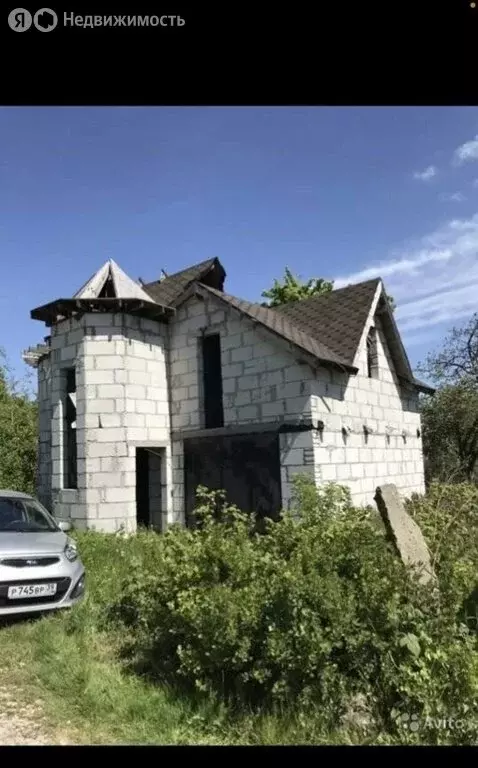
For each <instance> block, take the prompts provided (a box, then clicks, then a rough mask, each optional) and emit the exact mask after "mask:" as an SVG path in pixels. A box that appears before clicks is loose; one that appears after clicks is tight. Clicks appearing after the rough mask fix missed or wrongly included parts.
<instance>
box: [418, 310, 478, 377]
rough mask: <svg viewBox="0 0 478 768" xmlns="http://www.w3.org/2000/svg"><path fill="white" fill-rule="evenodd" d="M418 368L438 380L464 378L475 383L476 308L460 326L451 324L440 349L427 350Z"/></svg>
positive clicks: (477, 352)
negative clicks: (452, 326) (434, 350)
mask: <svg viewBox="0 0 478 768" xmlns="http://www.w3.org/2000/svg"><path fill="white" fill-rule="evenodd" d="M419 370H420V371H421V372H422V373H425V374H427V375H428V376H429V378H430V379H431V380H432V381H434V382H436V383H437V384H456V383H457V382H460V381H462V380H463V379H467V380H470V381H471V382H473V383H474V384H476V385H478V312H476V313H475V314H474V315H473V316H472V317H471V319H470V320H469V322H468V323H466V325H464V326H463V327H461V328H452V330H451V332H450V334H449V335H448V336H447V337H446V339H445V342H444V344H443V349H442V350H441V351H440V352H432V353H430V354H429V355H428V357H427V359H426V360H425V362H424V363H422V364H421V365H420V367H419Z"/></svg>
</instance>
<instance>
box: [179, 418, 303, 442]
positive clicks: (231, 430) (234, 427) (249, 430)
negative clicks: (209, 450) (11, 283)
mask: <svg viewBox="0 0 478 768" xmlns="http://www.w3.org/2000/svg"><path fill="white" fill-rule="evenodd" d="M314 428H315V427H314V425H313V424H312V422H310V421H307V422H287V421H263V422H260V423H255V424H231V425H230V426H227V427H217V428H215V429H194V430H192V429H184V430H176V431H174V432H172V433H171V439H172V440H175V441H177V440H189V439H191V438H198V437H227V436H228V435H248V434H255V433H258V432H308V431H309V430H312V429H314Z"/></svg>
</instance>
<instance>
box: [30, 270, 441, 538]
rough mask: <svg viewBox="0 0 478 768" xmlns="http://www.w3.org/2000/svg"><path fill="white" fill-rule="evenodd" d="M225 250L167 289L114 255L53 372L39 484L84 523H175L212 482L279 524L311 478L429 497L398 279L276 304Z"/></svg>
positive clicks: (59, 338) (47, 313) (59, 332)
mask: <svg viewBox="0 0 478 768" xmlns="http://www.w3.org/2000/svg"><path fill="white" fill-rule="evenodd" d="M225 276H226V275H225V271H224V268H223V266H222V265H221V263H220V262H219V261H218V259H210V260H208V261H204V262H202V263H200V264H196V265H195V266H192V267H190V268H189V269H185V270H183V271H181V272H178V273H176V274H173V275H169V276H164V277H163V278H162V279H160V280H156V281H154V282H151V283H143V282H141V283H137V282H135V281H134V280H132V279H131V278H130V277H128V276H127V275H126V274H125V273H124V272H123V271H122V270H121V269H120V267H119V266H118V265H117V264H116V263H115V262H114V261H108V262H107V263H106V264H104V266H102V267H101V269H100V270H99V271H98V272H97V273H96V274H95V275H94V276H93V277H92V278H91V279H90V280H89V281H88V282H87V283H86V284H85V285H84V286H83V287H82V288H81V289H80V290H79V291H78V292H77V293H76V294H75V296H73V297H71V298H62V299H56V300H55V301H52V302H51V303H49V304H47V305H45V306H42V307H38V308H36V309H34V310H32V312H31V316H32V318H34V319H36V320H40V321H42V322H43V323H45V324H46V326H48V328H50V335H49V336H47V337H46V338H45V343H44V344H42V345H39V346H37V347H34V348H31V349H30V350H28V352H26V353H25V354H24V359H25V360H26V361H27V362H29V363H30V364H32V365H34V366H35V367H36V368H37V369H38V396H39V419H40V437H39V441H40V442H39V465H38V495H39V497H40V499H41V500H42V501H43V503H44V504H45V505H46V506H47V507H48V508H50V509H51V510H52V511H53V513H54V514H55V515H57V516H59V517H60V516H61V517H67V518H71V519H72V520H73V522H74V524H75V525H76V526H77V527H85V528H86V527H88V528H96V529H99V530H103V531H116V530H118V529H120V528H122V529H126V530H128V531H134V530H135V529H136V527H137V526H138V525H147V526H152V527H154V528H156V529H157V530H164V529H165V527H166V526H167V525H168V524H170V523H173V522H181V523H186V524H188V522H190V521H191V520H192V517H191V515H192V512H193V509H194V504H195V490H196V488H197V486H198V485H199V484H202V485H206V486H209V487H210V488H223V489H225V490H226V491H227V495H228V498H229V500H230V501H231V502H234V503H236V504H237V505H238V506H239V507H240V508H242V509H244V510H253V511H256V512H258V513H259V514H260V515H268V516H272V517H275V516H277V515H278V514H279V512H280V510H281V508H284V507H287V506H288V505H289V504H290V501H291V494H292V484H291V483H292V480H293V476H294V475H295V474H296V473H304V472H307V473H310V475H311V476H312V477H313V479H314V480H315V482H316V483H317V484H321V483H326V482H330V481H333V482H338V483H341V484H343V485H347V486H348V487H349V488H350V490H351V493H352V498H353V501H354V502H355V503H357V504H371V503H373V496H374V491H375V488H376V486H378V485H381V484H383V483H385V482H387V483H390V482H392V483H395V484H396V485H397V486H398V488H399V489H400V491H401V493H402V494H403V495H406V496H408V495H410V494H411V493H412V492H419V493H421V492H423V490H424V471H423V455H422V438H421V434H420V416H419V412H418V394H419V392H420V390H422V391H424V390H425V391H426V390H427V389H428V388H427V387H426V386H425V385H423V384H421V383H420V382H418V381H417V380H416V379H415V378H414V376H413V374H412V370H411V368H410V363H409V361H408V358H407V355H406V353H405V350H404V348H403V344H402V342H401V339H400V335H399V332H398V330H397V326H396V324H395V321H394V318H393V314H392V312H391V310H390V307H389V304H388V301H387V298H386V294H385V290H384V286H383V283H382V281H381V280H380V279H379V278H377V279H376V280H369V281H367V282H364V283H360V284H358V285H350V286H349V287H346V288H342V289H339V290H335V291H333V292H331V293H330V294H327V295H324V296H316V297H312V298H308V299H305V300H303V301H299V302H295V303H292V304H288V305H285V306H282V307H280V308H277V309H268V308H265V307H263V306H261V305H259V304H252V303H250V302H248V301H244V300H242V299H238V298H235V297H234V296H230V295H229V294H228V293H226V292H225V290H224V281H225Z"/></svg>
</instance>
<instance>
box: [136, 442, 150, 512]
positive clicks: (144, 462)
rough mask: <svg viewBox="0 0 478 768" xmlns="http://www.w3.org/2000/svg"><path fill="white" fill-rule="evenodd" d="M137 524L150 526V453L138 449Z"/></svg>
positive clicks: (143, 449)
mask: <svg viewBox="0 0 478 768" xmlns="http://www.w3.org/2000/svg"><path fill="white" fill-rule="evenodd" d="M136 524H137V525H145V526H148V527H149V526H150V525H151V520H150V510H149V452H148V451H147V450H146V448H136Z"/></svg>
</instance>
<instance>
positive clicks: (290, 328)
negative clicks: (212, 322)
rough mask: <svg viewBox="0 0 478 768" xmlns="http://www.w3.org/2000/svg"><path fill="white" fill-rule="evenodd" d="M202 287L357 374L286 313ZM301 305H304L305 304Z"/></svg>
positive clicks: (321, 357)
mask: <svg viewBox="0 0 478 768" xmlns="http://www.w3.org/2000/svg"><path fill="white" fill-rule="evenodd" d="M201 287H202V288H206V290H207V291H209V292H210V293H212V294H213V295H214V296H216V297H217V298H218V299H221V300H222V301H225V302H226V303H227V304H229V305H230V306H231V307H234V308H235V309H237V310H239V312H241V313H242V314H243V315H246V316H247V317H249V318H251V319H252V320H255V321H256V322H258V323H260V324H261V325H263V326H264V327H265V328H267V329H268V330H269V331H272V333H276V334H277V335H278V336H281V337H282V338H283V339H285V340H286V341H290V342H291V343H292V344H294V345H295V346H297V347H299V348H300V349H303V350H304V352H308V353H309V354H310V355H312V356H313V357H315V358H317V359H318V360H319V361H321V362H325V363H332V364H334V365H338V366H339V367H341V368H346V369H347V370H352V371H353V372H356V370H357V369H356V368H354V367H353V365H352V362H349V361H347V360H345V359H344V358H343V357H342V356H340V355H338V354H336V353H335V352H334V350H332V349H330V347H329V346H328V344H325V343H324V342H323V340H322V339H319V338H318V337H317V336H315V335H314V336H312V335H311V334H310V333H307V332H306V331H304V330H302V329H301V328H300V327H299V326H298V325H297V323H295V322H291V321H290V320H289V318H288V317H284V313H282V312H277V311H276V310H275V309H269V308H267V307H263V306H261V304H251V302H249V301H243V300H242V299H238V298H236V297H235V296H229V295H228V294H226V293H222V291H218V290H216V289H214V288H210V287H209V286H204V285H203V286H201ZM300 303H301V304H302V303H303V302H300ZM362 329H363V326H362Z"/></svg>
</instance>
